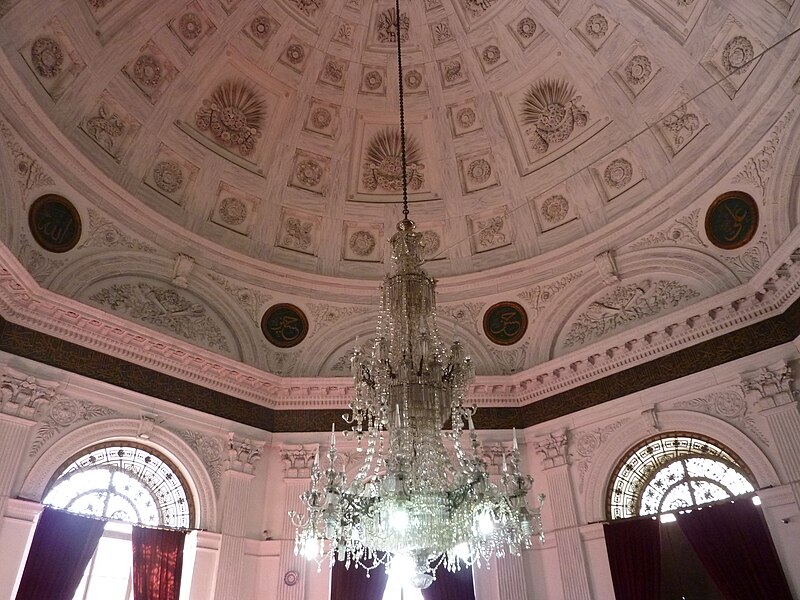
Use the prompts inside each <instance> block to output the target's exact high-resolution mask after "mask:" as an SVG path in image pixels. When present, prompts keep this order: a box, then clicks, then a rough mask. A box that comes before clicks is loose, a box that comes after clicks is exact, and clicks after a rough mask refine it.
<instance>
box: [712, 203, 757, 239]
mask: <svg viewBox="0 0 800 600" xmlns="http://www.w3.org/2000/svg"><path fill="white" fill-rule="evenodd" d="M757 229H758V205H757V204H756V201H755V200H753V197H752V196H750V195H749V194H746V193H744V192H726V193H724V194H722V195H721V196H719V197H718V198H717V199H716V200H714V202H712V203H711V206H710V207H709V208H708V212H707V213H706V236H708V240H709V241H710V242H711V243H712V244H714V245H715V246H716V247H717V248H723V249H724V250H736V249H737V248H741V247H742V246H744V245H746V244H747V243H748V242H749V241H750V240H752V239H753V236H754V235H755V234H756V230H757Z"/></svg>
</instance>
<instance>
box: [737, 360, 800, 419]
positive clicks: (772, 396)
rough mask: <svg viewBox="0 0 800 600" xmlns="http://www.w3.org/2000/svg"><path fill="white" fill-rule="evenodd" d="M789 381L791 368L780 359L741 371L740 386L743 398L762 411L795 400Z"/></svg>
mask: <svg viewBox="0 0 800 600" xmlns="http://www.w3.org/2000/svg"><path fill="white" fill-rule="evenodd" d="M791 383H792V373H791V369H790V368H789V365H787V364H786V363H785V362H782V361H781V362H779V363H775V364H773V365H770V366H768V367H761V368H760V369H758V370H757V371H751V372H748V373H743V374H742V376H741V383H740V386H741V388H742V392H743V393H744V396H745V398H746V399H747V400H748V401H749V402H752V403H753V404H755V406H756V408H758V410H760V411H762V412H763V411H766V410H769V409H772V408H777V407H779V406H784V405H787V404H791V403H793V402H796V401H795V399H794V394H793V392H792V389H791Z"/></svg>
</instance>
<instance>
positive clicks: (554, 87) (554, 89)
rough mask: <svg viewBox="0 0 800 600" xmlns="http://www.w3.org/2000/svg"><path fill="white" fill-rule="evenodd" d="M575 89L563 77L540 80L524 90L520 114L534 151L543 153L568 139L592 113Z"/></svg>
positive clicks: (586, 121) (585, 122)
mask: <svg viewBox="0 0 800 600" xmlns="http://www.w3.org/2000/svg"><path fill="white" fill-rule="evenodd" d="M580 101H581V97H580V96H578V95H576V93H575V88H573V87H572V85H570V84H569V83H568V82H567V81H565V80H564V79H540V80H539V81H537V82H535V83H534V84H533V85H531V87H530V88H529V89H528V91H527V92H526V93H525V95H524V97H523V100H522V107H521V117H522V123H523V125H527V126H528V128H527V129H526V130H525V133H526V134H527V135H528V138H529V140H530V143H531V147H532V148H533V150H534V151H535V152H538V153H539V154H544V153H545V152H547V151H548V150H549V149H550V147H551V146H553V145H556V144H560V143H563V142H565V141H566V140H567V139H569V137H570V136H571V135H572V132H573V131H574V129H575V127H585V126H586V124H587V123H588V120H589V112H588V111H587V110H586V108H585V107H584V106H583V104H581V103H580Z"/></svg>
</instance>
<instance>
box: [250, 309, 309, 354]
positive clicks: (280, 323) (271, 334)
mask: <svg viewBox="0 0 800 600" xmlns="http://www.w3.org/2000/svg"><path fill="white" fill-rule="evenodd" d="M261 331H262V332H263V334H264V337H265V338H267V340H268V341H269V342H270V343H271V344H273V345H275V346H277V347H278V348H292V347H293V346H297V344H299V343H300V342H302V341H303V339H304V338H305V337H306V334H307V333H308V319H306V316H305V314H303V311H302V310H300V309H299V308H297V307H296V306H294V305H293V304H275V305H274V306H271V307H270V308H269V309H268V310H267V312H265V313H264V316H263V317H261Z"/></svg>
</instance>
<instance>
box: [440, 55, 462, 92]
mask: <svg viewBox="0 0 800 600" xmlns="http://www.w3.org/2000/svg"><path fill="white" fill-rule="evenodd" d="M438 63H439V73H440V75H441V77H442V87H444V88H451V87H453V86H456V85H461V84H462V83H467V82H468V81H469V76H468V75H467V68H466V67H465V66H464V64H463V61H462V59H461V57H460V56H451V57H450V58H445V59H443V60H440V61H438Z"/></svg>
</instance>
